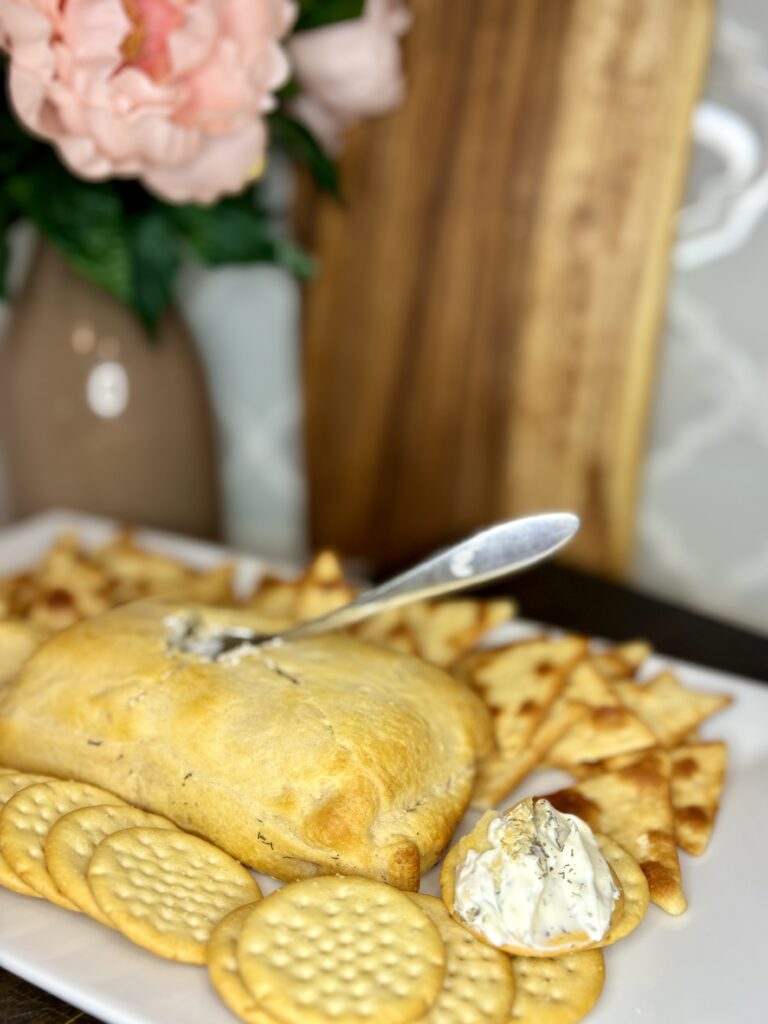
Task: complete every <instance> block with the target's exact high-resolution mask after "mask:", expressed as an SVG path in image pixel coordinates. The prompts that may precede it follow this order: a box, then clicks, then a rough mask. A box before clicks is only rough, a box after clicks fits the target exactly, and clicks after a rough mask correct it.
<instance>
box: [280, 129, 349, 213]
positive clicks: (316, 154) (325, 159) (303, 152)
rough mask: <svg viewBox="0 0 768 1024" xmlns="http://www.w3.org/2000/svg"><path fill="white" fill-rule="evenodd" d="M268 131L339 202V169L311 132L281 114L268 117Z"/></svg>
mask: <svg viewBox="0 0 768 1024" xmlns="http://www.w3.org/2000/svg"><path fill="white" fill-rule="evenodd" d="M269 127H270V132H271V136H272V141H273V142H274V143H275V145H277V146H280V148H281V149H284V150H285V151H286V153H288V154H289V156H292V157H293V158H294V159H295V160H299V161H300V162H301V163H303V164H306V166H307V167H308V169H309V170H310V171H311V173H312V176H313V177H314V179H315V181H316V182H317V183H318V185H319V186H320V187H321V188H323V189H325V190H326V192H330V193H331V195H333V196H335V197H336V198H337V199H339V198H340V193H339V177H338V174H337V173H336V165H335V164H334V162H333V160H331V158H330V157H329V156H328V154H327V153H326V152H325V150H324V149H323V148H322V146H321V145H320V143H319V142H318V141H317V139H316V138H315V137H314V135H313V134H312V132H310V131H309V129H308V128H306V127H305V126H304V125H303V124H302V123H301V122H300V121H297V120H296V118H295V117H290V116H289V115H288V114H285V113H283V112H282V111H276V112H275V113H274V114H270V115H269Z"/></svg>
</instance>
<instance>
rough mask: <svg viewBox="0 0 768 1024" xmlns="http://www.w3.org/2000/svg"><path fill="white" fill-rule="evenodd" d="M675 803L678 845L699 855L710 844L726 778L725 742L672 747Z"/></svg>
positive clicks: (673, 798) (672, 784) (672, 785)
mask: <svg viewBox="0 0 768 1024" xmlns="http://www.w3.org/2000/svg"><path fill="white" fill-rule="evenodd" d="M670 755H671V758H672V781H671V787H672V807H673V809H674V812H675V833H676V835H677V843H678V846H681V847H682V848H683V849H684V850H685V852H686V853H691V854H693V856H694V857H698V856H700V855H701V854H702V853H704V851H705V850H706V848H707V845H708V843H709V840H710V837H711V835H712V828H713V826H714V822H715V815H716V814H717V809H718V806H719V804H720V793H721V792H722V789H723V780H724V778H725V763H726V749H725V744H724V743H719V742H715V743H689V744H686V745H684V746H681V747H676V748H675V749H674V750H672V751H670Z"/></svg>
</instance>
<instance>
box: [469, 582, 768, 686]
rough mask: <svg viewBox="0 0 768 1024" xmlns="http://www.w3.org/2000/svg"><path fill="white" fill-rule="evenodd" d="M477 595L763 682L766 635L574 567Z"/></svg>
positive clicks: (767, 678)
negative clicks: (639, 641)
mask: <svg viewBox="0 0 768 1024" xmlns="http://www.w3.org/2000/svg"><path fill="white" fill-rule="evenodd" d="M482 593H483V594H484V595H489V596H490V595H503V596H512V597H514V598H515V599H516V600H517V601H518V602H519V605H520V616H521V617H522V618H526V619H536V620H539V621H541V622H546V623H548V624H550V625H552V626H559V627H561V628H563V629H568V630H572V631H574V632H578V633H588V634H590V635H594V636H602V637H606V638H607V639H609V640H632V639H635V638H642V639H644V640H649V641H650V642H651V643H652V644H653V646H654V647H655V648H656V649H657V650H658V651H659V652H660V653H662V654H668V655H669V656H670V657H675V658H682V659H684V660H686V661H693V662H696V663H698V664H700V665H707V666H709V667H710V668H716V669H720V670H722V671H723V672H732V673H734V674H735V675H741V676H747V677H748V678H751V679H759V680H761V681H763V682H768V637H763V636H760V635H759V634H757V633H751V632H749V631H748V630H745V629H741V628H739V627H738V626H732V625H729V624H728V623H725V622H721V621H719V620H717V619H712V618H709V617H708V616H706V615H700V614H698V613H697V612H692V611H689V610H687V609H684V608H681V607H680V606H678V605H674V604H670V603H668V602H667V601H663V600H660V599H659V598H656V597H651V596H650V595H648V594H643V593H640V592H638V591H636V590H632V589H631V588H629V587H626V586H625V585H623V584H617V583H612V582H609V581H608V580H603V579H599V578H597V577H595V576H591V575H588V574H586V573H583V572H579V571H578V570H576V569H571V568H568V567H566V566H562V565H556V564H554V563H548V564H546V565H541V566H538V567H537V568H535V569H531V570H529V571H528V572H526V573H522V574H521V575H520V576H516V577H515V578H514V579H510V580H508V581H507V582H502V583H498V584H496V585H494V586H492V587H487V588H485V589H484V590H483V591H482Z"/></svg>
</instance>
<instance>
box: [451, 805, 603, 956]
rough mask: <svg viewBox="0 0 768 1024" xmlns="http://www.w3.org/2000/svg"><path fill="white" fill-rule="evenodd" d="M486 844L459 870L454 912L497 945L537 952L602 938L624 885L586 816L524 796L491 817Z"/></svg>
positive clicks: (469, 854)
mask: <svg viewBox="0 0 768 1024" xmlns="http://www.w3.org/2000/svg"><path fill="white" fill-rule="evenodd" d="M488 842H489V843H490V844H491V848H490V849H489V850H485V851H484V852H483V853H478V852H477V851H476V850H470V851H469V853H468V854H467V857H466V859H465V860H464V862H463V863H462V864H461V865H460V867H458V868H457V871H456V899H455V907H456V911H457V913H458V915H459V916H460V917H461V918H462V920H463V921H465V922H466V923H467V924H468V925H469V926H470V927H471V928H473V929H474V930H475V931H476V932H479V933H481V934H482V935H483V936H485V938H486V939H487V940H488V941H489V942H491V943H492V944H493V945H495V946H516V947H520V946H522V947H526V948H528V949H539V950H545V949H553V948H557V946H558V940H559V939H564V938H565V937H566V936H568V937H570V938H572V937H573V936H574V935H575V934H585V935H586V936H587V937H588V938H589V939H591V940H594V941H597V940H599V939H602V938H603V936H604V935H605V934H606V932H607V931H608V928H609V926H610V923H611V916H612V914H613V908H614V906H615V904H616V900H617V899H618V898H619V890H618V889H617V887H616V885H615V883H614V881H613V876H612V874H611V869H610V868H609V866H608V864H607V862H606V860H605V858H604V857H603V855H602V854H601V852H600V850H599V848H598V845H597V842H596V840H595V837H594V834H593V833H592V830H591V829H590V828H589V826H588V825H587V824H586V823H585V822H583V821H582V820H581V818H577V817H576V816H575V815H573V814H561V813H560V812H559V811H556V810H555V809H554V807H553V806H552V805H551V804H550V803H549V801H547V800H535V801H534V800H523V801H522V803H519V804H517V805H516V806H515V807H512V808H510V810H508V811H507V812H506V813H505V814H504V815H500V816H499V817H497V818H494V819H493V821H491V823H490V826H489V828H488ZM561 944H562V945H568V941H567V940H566V941H565V942H563V943H561Z"/></svg>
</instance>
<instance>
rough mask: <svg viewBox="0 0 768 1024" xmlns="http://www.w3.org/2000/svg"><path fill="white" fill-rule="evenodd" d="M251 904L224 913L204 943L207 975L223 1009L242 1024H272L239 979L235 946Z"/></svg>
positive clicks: (251, 907) (271, 1019)
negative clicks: (220, 999)
mask: <svg viewBox="0 0 768 1024" xmlns="http://www.w3.org/2000/svg"><path fill="white" fill-rule="evenodd" d="M253 906H254V904H253V903H247V904H246V905H245V906H244V907H238V908H237V910H233V911H232V912H231V913H230V914H227V916H226V917H225V918H223V919H222V920H221V921H219V923H218V924H217V925H216V927H215V928H214V929H213V931H212V932H211V937H210V939H209V940H208V975H209V977H210V979H211V983H212V985H213V987H214V988H215V989H216V991H217V992H218V994H219V995H220V996H221V998H222V999H223V1000H224V1002H225V1003H226V1005H227V1007H228V1008H229V1009H230V1010H231V1011H232V1013H234V1014H235V1016H236V1017H239V1018H240V1020H244V1021H245V1022H246V1024H275V1018H274V1017H272V1016H270V1014H268V1013H265V1012H264V1010H261V1009H259V1007H258V1006H257V1005H256V1003H255V1001H254V998H253V996H252V995H251V993H250V991H249V990H248V989H247V988H246V985H245V982H244V981H243V979H242V977H241V976H240V967H239V966H238V962H237V943H238V939H239V938H240V932H241V931H242V928H243V924H244V923H245V920H246V918H247V917H248V915H249V914H250V912H251V910H253Z"/></svg>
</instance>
